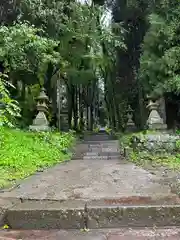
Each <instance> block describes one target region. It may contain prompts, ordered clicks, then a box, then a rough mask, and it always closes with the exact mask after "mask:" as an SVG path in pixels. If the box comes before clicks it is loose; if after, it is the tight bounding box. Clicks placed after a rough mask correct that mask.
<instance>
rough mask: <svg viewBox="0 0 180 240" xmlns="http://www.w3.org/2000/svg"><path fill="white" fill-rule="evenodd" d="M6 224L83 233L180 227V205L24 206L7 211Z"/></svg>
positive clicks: (31, 203)
mask: <svg viewBox="0 0 180 240" xmlns="http://www.w3.org/2000/svg"><path fill="white" fill-rule="evenodd" d="M4 223H5V224H8V225H9V226H10V227H11V228H13V229H49V228H51V229H59V228H60V229H79V228H84V227H87V228H92V229H96V228H118V227H127V226H129V227H152V226H154V225H156V226H159V227H163V226H180V204H177V205H174V204H166V205H134V206H133V205H124V206H123V205H121V206H120V205H103V206H100V205H98V204H95V203H86V202H85V201H84V202H79V205H77V206H73V205H70V206H69V207H68V206H65V205H64V206H63V204H62V202H61V203H60V202H56V203H55V202H42V201H39V202H36V203H35V202H34V201H32V202H28V201H27V202H24V203H20V204H17V205H15V206H13V207H11V208H9V209H7V211H6V216H5V219H4Z"/></svg>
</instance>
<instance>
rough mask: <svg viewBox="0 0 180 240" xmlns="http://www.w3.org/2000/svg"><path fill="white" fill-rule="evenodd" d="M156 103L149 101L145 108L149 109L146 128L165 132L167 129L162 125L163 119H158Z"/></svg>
mask: <svg viewBox="0 0 180 240" xmlns="http://www.w3.org/2000/svg"><path fill="white" fill-rule="evenodd" d="M158 107H159V105H158V102H157V101H152V100H151V99H150V100H149V104H148V106H147V108H148V109H149V112H150V113H149V117H148V120H147V125H148V128H149V129H151V130H165V129H167V125H166V124H164V121H163V119H162V118H161V117H160V114H159V112H158Z"/></svg>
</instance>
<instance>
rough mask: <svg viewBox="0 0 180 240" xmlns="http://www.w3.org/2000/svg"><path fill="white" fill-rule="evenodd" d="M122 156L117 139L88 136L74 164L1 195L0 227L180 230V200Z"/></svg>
mask: <svg viewBox="0 0 180 240" xmlns="http://www.w3.org/2000/svg"><path fill="white" fill-rule="evenodd" d="M120 156H121V153H120V150H119V143H118V140H115V139H114V138H113V137H112V136H109V135H108V134H106V133H105V132H101V133H98V134H91V135H90V134H89V135H85V137H84V140H83V141H82V142H81V143H80V144H78V145H77V150H76V151H75V154H74V157H73V159H72V161H69V162H66V163H61V164H59V165H57V166H54V167H53V168H50V169H47V170H45V171H44V172H40V173H37V174H35V175H34V176H32V177H30V178H29V179H26V180H24V181H23V182H22V183H21V184H20V185H19V186H18V187H17V188H15V189H13V190H12V191H9V192H4V193H1V196H0V223H1V224H7V225H9V226H10V227H11V228H12V229H25V230H27V229H30V230H34V229H37V230H41V229H47V230H49V229H68V230H69V229H84V228H86V229H87V228H90V229H106V228H117V229H118V228H122V227H131V228H134V227H143V228H144V227H154V226H155V225H156V226H157V227H166V226H180V217H179V216H180V199H179V197H178V196H177V195H176V194H172V193H171V190H170V187H169V186H167V185H163V184H159V179H158V178H157V177H155V176H154V175H152V174H151V173H149V172H147V171H145V170H144V169H142V168H140V167H137V166H135V165H134V164H133V163H130V162H128V161H123V160H122V158H120ZM73 239H74V238H73ZM77 239H78V238H77ZM83 239H84V238H83ZM98 239H99V238H98ZM108 239H109V238H108ZM117 239H119V238H117ZM130 239H134V238H130ZM78 240H79V239H78Z"/></svg>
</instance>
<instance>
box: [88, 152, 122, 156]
mask: <svg viewBox="0 0 180 240" xmlns="http://www.w3.org/2000/svg"><path fill="white" fill-rule="evenodd" d="M119 155H120V152H119V151H117V152H87V153H84V156H118V157H119Z"/></svg>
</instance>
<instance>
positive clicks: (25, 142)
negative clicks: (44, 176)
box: [0, 127, 75, 187]
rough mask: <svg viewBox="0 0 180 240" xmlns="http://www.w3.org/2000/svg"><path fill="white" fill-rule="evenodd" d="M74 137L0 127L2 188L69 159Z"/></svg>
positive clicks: (70, 134) (71, 135)
mask: <svg viewBox="0 0 180 240" xmlns="http://www.w3.org/2000/svg"><path fill="white" fill-rule="evenodd" d="M74 140H75V138H74V134H73V133H72V132H69V133H65V134H62V133H55V132H52V133H34V132H25V131H20V130H12V129H8V128H2V127H1V128H0V176H1V177H0V187H3V186H4V185H7V184H12V183H14V181H16V180H18V179H22V178H25V177H27V176H29V175H31V174H33V173H34V172H36V171H39V170H42V169H43V168H46V167H50V166H52V165H54V164H55V163H59V162H62V161H64V160H66V159H67V160H68V159H69V158H70V157H71V156H70V153H68V149H69V148H70V147H71V146H72V144H73V143H74Z"/></svg>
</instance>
